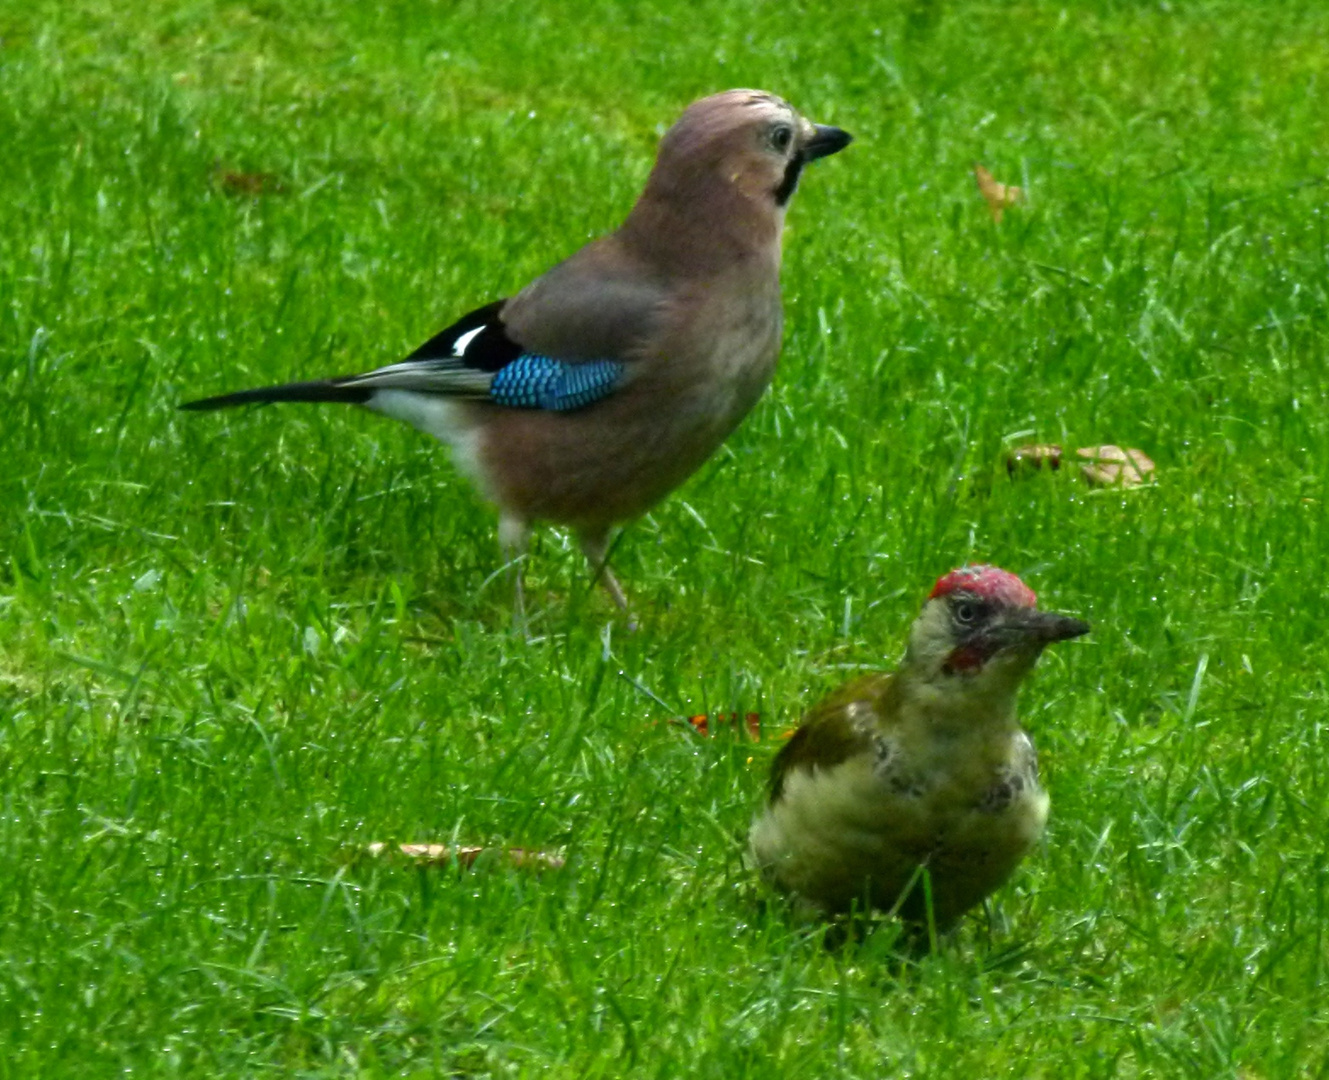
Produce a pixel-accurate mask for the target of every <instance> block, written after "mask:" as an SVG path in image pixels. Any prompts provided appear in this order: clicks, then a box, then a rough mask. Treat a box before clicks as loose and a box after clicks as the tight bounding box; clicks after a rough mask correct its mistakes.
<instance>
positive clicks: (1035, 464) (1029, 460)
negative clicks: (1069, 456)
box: [1006, 443, 1061, 474]
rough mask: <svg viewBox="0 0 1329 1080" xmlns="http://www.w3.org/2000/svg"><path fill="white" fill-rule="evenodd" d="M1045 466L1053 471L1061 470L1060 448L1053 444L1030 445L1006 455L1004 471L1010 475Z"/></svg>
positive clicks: (1019, 447)
mask: <svg viewBox="0 0 1329 1080" xmlns="http://www.w3.org/2000/svg"><path fill="white" fill-rule="evenodd" d="M1045 466H1046V467H1047V468H1048V469H1051V470H1054V471H1055V470H1057V469H1060V468H1061V447H1060V446H1057V445H1056V444H1055V443H1030V444H1029V445H1027V446H1017V447H1016V448H1015V449H1014V450H1011V451H1009V452H1008V453H1007V454H1006V471H1007V472H1009V473H1012V474H1014V473H1016V472H1019V471H1021V470H1037V469H1041V468H1043V467H1045Z"/></svg>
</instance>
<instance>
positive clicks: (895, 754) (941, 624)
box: [750, 566, 1089, 931]
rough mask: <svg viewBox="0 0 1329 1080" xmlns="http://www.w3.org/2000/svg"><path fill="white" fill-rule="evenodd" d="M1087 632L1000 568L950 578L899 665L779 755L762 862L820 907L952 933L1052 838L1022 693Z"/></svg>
mask: <svg viewBox="0 0 1329 1080" xmlns="http://www.w3.org/2000/svg"><path fill="white" fill-rule="evenodd" d="M1088 632H1089V625H1088V623H1085V622H1082V621H1080V620H1079V619H1076V618H1073V617H1072V616H1069V615H1057V614H1053V613H1051V612H1047V611H1040V610H1039V609H1038V608H1037V606H1036V598H1035V597H1034V594H1033V592H1032V590H1030V589H1029V588H1028V587H1027V586H1026V585H1025V584H1024V582H1022V581H1021V580H1020V579H1019V578H1018V577H1016V576H1015V575H1014V574H1011V573H1008V572H1007V571H1005V570H999V569H998V568H997V567H995V566H966V567H962V568H960V569H959V570H953V571H951V572H950V573H949V574H947V575H945V576H944V577H942V578H941V579H940V580H938V582H937V584H936V585H935V586H934V588H933V590H932V593H931V595H930V596H929V597H928V601H927V603H926V604H924V606H923V611H922V613H921V614H920V615H919V616H918V619H917V620H916V621H915V622H914V625H913V628H912V629H911V630H910V632H909V646H908V649H907V650H906V652H905V656H904V660H903V661H902V662H901V664H900V667H899V669H898V670H897V671H895V672H893V673H890V674H887V673H879V674H875V675H867V676H865V677H863V678H860V679H857V680H855V681H853V682H851V683H849V684H848V685H846V686H844V687H841V688H840V690H838V691H836V692H835V693H833V694H832V695H831V696H830V697H828V698H826V699H825V700H824V701H822V702H821V703H820V704H818V705H816V706H814V707H813V709H812V710H811V711H810V712H809V713H808V714H807V716H806V717H804V719H803V723H802V726H800V727H799V729H798V730H797V731H796V732H795V733H794V735H793V737H792V738H791V739H790V740H789V741H788V742H787V743H786V744H785V745H784V747H783V748H782V749H781V750H780V753H779V754H777V755H776V758H775V762H774V765H773V767H772V769H771V789H770V796H769V799H768V800H767V805H766V807H765V808H764V809H763V810H762V812H761V813H759V814H758V815H757V817H756V820H755V821H754V822H753V824H752V831H751V837H750V839H751V854H752V858H753V860H754V862H755V863H756V865H757V866H758V867H760V868H761V870H762V871H763V872H764V873H765V875H766V876H767V877H768V878H769V879H770V880H771V881H773V882H774V883H775V884H776V885H777V886H779V887H780V888H781V889H783V890H785V891H786V892H789V893H791V894H792V895H793V897H794V899H795V901H796V903H797V904H798V906H800V907H802V908H804V909H810V910H811V911H813V912H816V913H820V914H835V913H841V912H846V911H849V910H851V909H852V908H853V907H854V906H855V905H859V906H861V907H868V906H871V907H876V908H880V909H882V910H885V911H891V912H896V913H898V914H899V915H900V916H901V917H902V918H904V920H905V921H906V922H907V923H911V924H913V927H914V928H919V927H922V926H925V925H927V924H928V922H929V916H930V917H931V925H932V926H933V927H935V929H936V930H939V931H944V930H947V929H949V928H950V927H951V926H952V925H954V923H955V922H956V920H957V919H959V917H960V916H961V915H962V914H963V913H964V912H965V911H967V910H968V909H969V908H971V907H973V906H974V905H975V904H977V903H979V902H980V901H981V900H982V899H983V898H984V897H985V896H987V894H988V893H990V892H991V891H992V890H993V889H995V888H997V886H999V885H1000V884H1001V883H1002V882H1003V881H1005V880H1006V878H1008V877H1009V876H1010V874H1011V872H1012V871H1013V870H1014V869H1015V867H1016V866H1017V865H1019V863H1020V860H1021V859H1023V858H1024V856H1025V855H1026V854H1027V853H1028V851H1029V849H1030V848H1031V847H1033V845H1034V843H1035V842H1036V841H1037V840H1038V838H1039V836H1041V835H1042V832H1043V826H1044V824H1045V823H1046V821H1047V814H1048V797H1047V794H1046V793H1045V792H1044V791H1043V789H1042V787H1040V786H1039V782H1038V762H1037V758H1036V757H1035V754H1034V747H1033V744H1032V743H1031V742H1030V741H1029V736H1028V735H1026V734H1025V733H1024V730H1023V729H1022V728H1021V727H1020V723H1019V721H1018V720H1017V719H1016V715H1015V696H1016V692H1017V691H1018V690H1019V688H1020V684H1021V683H1022V682H1023V681H1024V679H1025V677H1026V676H1027V675H1028V674H1029V673H1030V672H1031V671H1032V670H1033V667H1034V663H1035V662H1036V661H1037V660H1038V657H1039V655H1040V654H1041V653H1042V651H1043V649H1044V648H1045V647H1046V646H1047V645H1049V644H1051V643H1052V642H1056V641H1065V640H1067V639H1068V638H1076V637H1079V636H1080V635H1081V634H1086V633H1088ZM924 870H926V871H927V873H928V875H929V880H928V882H927V885H926V886H925V885H924V883H923V881H922V877H923V871H924ZM929 909H930V910H929Z"/></svg>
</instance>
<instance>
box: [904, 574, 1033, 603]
mask: <svg viewBox="0 0 1329 1080" xmlns="http://www.w3.org/2000/svg"><path fill="white" fill-rule="evenodd" d="M954 592H966V593H971V594H972V595H974V596H977V597H979V598H980V599H983V600H991V601H993V602H994V603H997V604H1001V605H1002V606H1004V607H1015V608H1031V607H1034V606H1035V605H1037V603H1038V597H1037V596H1035V595H1034V590H1033V589H1031V588H1030V587H1029V586H1028V585H1026V584H1025V583H1024V582H1023V581H1021V580H1020V579H1019V578H1018V577H1016V576H1015V575H1014V574H1012V573H1010V572H1009V571H1007V570H1002V569H1001V568H1000V567H997V566H988V565H987V564H985V563H979V564H977V565H974V566H961V567H959V568H958V569H955V570H952V571H951V572H950V573H949V574H943V575H942V576H941V577H939V578H938V579H937V584H935V585H934V586H932V592H930V593H929V594H928V599H929V600H936V599H937V598H939V597H944V596H950V595H951V593H954Z"/></svg>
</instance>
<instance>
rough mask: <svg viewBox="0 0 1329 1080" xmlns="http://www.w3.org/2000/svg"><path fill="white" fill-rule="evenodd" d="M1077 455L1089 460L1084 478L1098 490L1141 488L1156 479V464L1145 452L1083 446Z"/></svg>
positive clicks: (1112, 447)
mask: <svg viewBox="0 0 1329 1080" xmlns="http://www.w3.org/2000/svg"><path fill="white" fill-rule="evenodd" d="M1075 453H1076V454H1077V455H1078V456H1079V457H1082V458H1084V459H1085V464H1084V465H1083V466H1082V467H1081V469H1080V471H1081V473H1083V474H1084V478H1085V479H1086V480H1088V481H1089V483H1091V484H1093V485H1095V486H1096V487H1123V488H1132V487H1139V486H1140V485H1141V484H1147V483H1149V481H1151V480H1152V479H1153V478H1154V463H1153V462H1152V461H1150V460H1149V458H1148V457H1147V456H1146V455H1145V453H1144V451H1142V450H1135V449H1132V448H1129V447H1128V448H1127V449H1125V450H1123V449H1122V448H1121V447H1120V446H1082V447H1080V449H1078V450H1077V451H1075Z"/></svg>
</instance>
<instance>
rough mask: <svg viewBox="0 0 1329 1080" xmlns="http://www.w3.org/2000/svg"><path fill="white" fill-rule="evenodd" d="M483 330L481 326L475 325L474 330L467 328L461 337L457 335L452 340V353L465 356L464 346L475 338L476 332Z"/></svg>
mask: <svg viewBox="0 0 1329 1080" xmlns="http://www.w3.org/2000/svg"><path fill="white" fill-rule="evenodd" d="M483 331H484V327H483V326H477V327H476V328H475V329H474V330H467V331H466V333H464V334H462V336H461V337H459V338H458V339H457V340H456V341H455V342H453V344H452V355H453V356H465V355H466V347H467V346H468V345H470V343H471V342H472V341H474V340H475V335H476V334H479V333H482V332H483Z"/></svg>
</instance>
